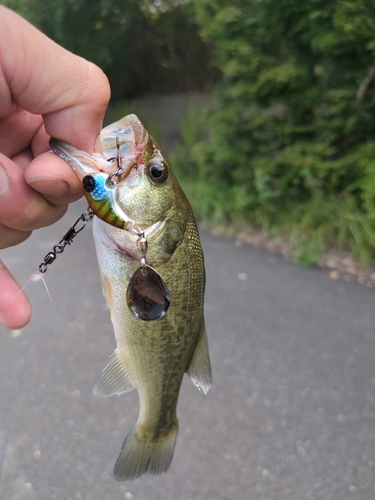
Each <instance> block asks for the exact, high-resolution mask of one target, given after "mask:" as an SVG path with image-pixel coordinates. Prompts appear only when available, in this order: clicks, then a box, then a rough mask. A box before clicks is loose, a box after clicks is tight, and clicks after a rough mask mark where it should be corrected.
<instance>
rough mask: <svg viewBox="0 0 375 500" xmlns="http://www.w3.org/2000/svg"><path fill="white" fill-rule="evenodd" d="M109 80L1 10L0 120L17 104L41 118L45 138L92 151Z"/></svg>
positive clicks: (105, 101) (14, 14)
mask: <svg viewBox="0 0 375 500" xmlns="http://www.w3.org/2000/svg"><path fill="white" fill-rule="evenodd" d="M109 97H110V90H109V84H108V80H107V77H106V76H105V75H104V73H103V72H102V71H101V70H100V69H99V68H98V67H97V66H95V65H94V64H92V63H90V62H88V61H86V60H85V59H82V58H81V57H78V56H76V55H74V54H72V53H70V52H68V51H67V50H65V49H63V48H62V47H60V46H59V45H58V44H56V43H55V42H53V41H52V40H51V39H49V38H48V37H46V36H45V35H43V34H42V33H41V32H40V31H38V30H37V29H36V28H34V27H33V26H32V25H31V24H29V23H28V22H27V21H25V20H24V19H23V18H22V17H20V16H19V15H18V14H16V13H14V12H12V11H11V10H9V9H7V8H5V7H3V6H0V102H1V109H0V118H4V117H6V116H9V115H11V114H12V113H13V112H14V110H15V103H16V104H18V105H19V106H20V107H22V108H23V109H25V110H27V111H29V112H31V113H34V114H41V115H43V118H44V122H45V128H46V131H47V133H48V134H49V135H51V136H53V137H57V138H59V139H62V140H65V141H67V142H69V143H71V144H73V145H74V146H76V147H77V148H80V149H84V150H86V151H88V152H90V153H91V152H92V151H93V149H94V143H95V139H96V138H97V136H98V135H99V133H100V129H101V126H102V120H103V116H104V113H105V110H106V107H107V104H108V101H109Z"/></svg>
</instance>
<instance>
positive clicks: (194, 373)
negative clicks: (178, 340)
mask: <svg viewBox="0 0 375 500" xmlns="http://www.w3.org/2000/svg"><path fill="white" fill-rule="evenodd" d="M186 371H187V374H188V375H189V377H190V378H191V380H192V381H193V383H194V385H195V386H196V387H197V389H198V391H199V392H200V393H201V394H202V396H203V397H205V396H206V394H207V392H208V391H209V389H210V387H211V384H212V373H211V363H210V356H209V354H208V340H207V333H206V328H205V326H204V323H203V325H202V328H201V332H200V335H199V339H198V343H197V346H196V348H195V351H194V354H193V357H192V360H191V363H190V366H189V368H188V369H187V370H186Z"/></svg>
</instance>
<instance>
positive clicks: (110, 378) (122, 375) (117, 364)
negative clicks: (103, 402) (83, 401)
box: [93, 349, 134, 398]
mask: <svg viewBox="0 0 375 500" xmlns="http://www.w3.org/2000/svg"><path fill="white" fill-rule="evenodd" d="M133 388H134V385H133V384H132V383H131V381H130V378H129V375H128V374H127V371H126V369H125V366H124V363H123V361H122V360H121V358H120V356H119V354H118V349H116V350H115V351H114V352H113V354H112V355H111V357H110V358H109V363H108V365H107V366H106V367H105V368H104V370H103V373H102V376H101V377H100V379H99V380H98V382H97V384H96V386H95V387H94V390H93V394H94V396H98V397H100V398H106V397H108V396H112V395H113V394H122V393H124V392H128V391H131V390H132V389H133Z"/></svg>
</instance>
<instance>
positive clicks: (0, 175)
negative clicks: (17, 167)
mask: <svg viewBox="0 0 375 500" xmlns="http://www.w3.org/2000/svg"><path fill="white" fill-rule="evenodd" d="M8 188H9V174H8V172H7V171H6V170H5V168H4V167H3V166H2V164H1V163H0V195H1V194H3V193H5V191H6V190H7V189H8Z"/></svg>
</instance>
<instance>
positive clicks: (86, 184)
mask: <svg viewBox="0 0 375 500" xmlns="http://www.w3.org/2000/svg"><path fill="white" fill-rule="evenodd" d="M82 182H83V189H84V190H85V191H86V192H87V193H91V192H92V191H94V189H95V186H96V182H95V179H94V177H93V176H92V175H86V177H84V178H83V179H82Z"/></svg>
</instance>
